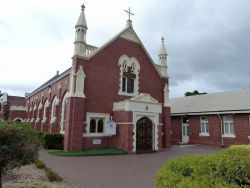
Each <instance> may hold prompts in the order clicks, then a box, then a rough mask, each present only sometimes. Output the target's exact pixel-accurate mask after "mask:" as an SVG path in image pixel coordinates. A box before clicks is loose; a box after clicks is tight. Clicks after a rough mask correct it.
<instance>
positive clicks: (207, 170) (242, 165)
mask: <svg viewBox="0 0 250 188" xmlns="http://www.w3.org/2000/svg"><path fill="white" fill-rule="evenodd" d="M155 184H156V187H157V188H163V187H164V188H168V187H169V188H170V187H171V188H174V187H176V188H178V187H185V188H199V187H203V188H206V187H207V188H208V187H232V188H233V187H250V145H242V146H232V147H230V148H227V149H224V150H222V151H220V152H217V153H212V154H204V155H197V154H196V155H187V156H184V157H179V158H176V159H172V160H169V161H168V163H167V164H166V165H165V166H164V167H163V168H162V169H161V170H159V171H158V172H157V174H156V177H155Z"/></svg>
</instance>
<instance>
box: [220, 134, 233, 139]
mask: <svg viewBox="0 0 250 188" xmlns="http://www.w3.org/2000/svg"><path fill="white" fill-rule="evenodd" d="M222 137H223V138H236V136H235V135H234V134H223V135H222Z"/></svg>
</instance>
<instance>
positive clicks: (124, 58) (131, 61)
mask: <svg viewBox="0 0 250 188" xmlns="http://www.w3.org/2000/svg"><path fill="white" fill-rule="evenodd" d="M124 61H126V69H127V68H128V67H129V66H131V65H132V64H134V65H135V66H134V67H135V68H134V73H135V75H136V76H135V79H134V93H127V92H123V91H122V77H123V63H124ZM118 65H119V67H120V82H119V91H118V95H125V96H135V95H137V94H138V93H139V92H138V91H139V71H140V64H139V62H138V61H137V59H136V58H135V57H131V58H129V57H128V56H127V55H125V54H124V55H122V56H121V57H120V58H119V61H118ZM126 85H127V83H126ZM126 90H127V86H126Z"/></svg>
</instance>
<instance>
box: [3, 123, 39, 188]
mask: <svg viewBox="0 0 250 188" xmlns="http://www.w3.org/2000/svg"><path fill="white" fill-rule="evenodd" d="M39 146H40V139H39V137H38V134H37V133H36V132H35V131H34V130H33V129H32V128H31V126H30V125H29V124H26V123H17V122H0V188H2V181H1V179H2V176H3V175H4V174H5V173H6V172H7V171H8V170H11V169H13V168H15V167H18V166H20V165H24V164H29V163H32V162H34V160H35V159H36V158H37V156H38V151H39Z"/></svg>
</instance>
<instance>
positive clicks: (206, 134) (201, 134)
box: [199, 133, 210, 136]
mask: <svg viewBox="0 0 250 188" xmlns="http://www.w3.org/2000/svg"><path fill="white" fill-rule="evenodd" d="M199 136H210V134H209V133H199Z"/></svg>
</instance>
